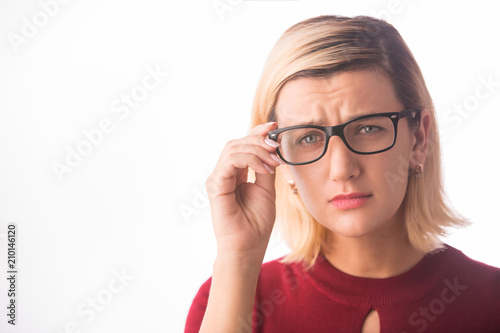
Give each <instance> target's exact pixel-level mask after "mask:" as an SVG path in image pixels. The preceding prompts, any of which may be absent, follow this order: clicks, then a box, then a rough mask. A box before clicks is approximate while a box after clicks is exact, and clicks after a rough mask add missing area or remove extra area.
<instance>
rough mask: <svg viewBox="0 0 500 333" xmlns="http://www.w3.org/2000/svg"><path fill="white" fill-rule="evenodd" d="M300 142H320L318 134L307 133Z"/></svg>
mask: <svg viewBox="0 0 500 333" xmlns="http://www.w3.org/2000/svg"><path fill="white" fill-rule="evenodd" d="M300 142H303V143H306V144H313V143H316V142H318V136H317V135H315V134H307V135H304V136H303V137H302V138H301V139H300Z"/></svg>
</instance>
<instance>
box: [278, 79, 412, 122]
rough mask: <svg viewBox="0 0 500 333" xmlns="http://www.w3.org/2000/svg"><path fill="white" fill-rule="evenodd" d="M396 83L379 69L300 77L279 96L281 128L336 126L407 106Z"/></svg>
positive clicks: (286, 86) (284, 88)
mask: <svg viewBox="0 0 500 333" xmlns="http://www.w3.org/2000/svg"><path fill="white" fill-rule="evenodd" d="M403 108H404V107H403V105H402V103H401V102H400V101H399V100H398V98H397V96H396V93H395V91H394V87H393V85H392V82H391V81H390V80H389V79H388V78H387V77H386V76H385V75H383V74H381V73H380V72H379V71H375V70H360V71H353V72H342V73H338V74H334V75H333V76H331V77H328V78H311V77H305V78H298V79H294V80H291V81H289V82H287V83H286V84H285V85H284V86H283V87H282V88H281V91H280V93H279V95H278V99H277V102H276V116H277V119H278V127H286V126H292V125H298V124H303V123H314V124H318V125H335V124H339V123H342V122H345V121H348V120H350V119H352V118H356V117H358V116H361V115H366V114H370V113H378V112H393V111H401V110H402V109H403Z"/></svg>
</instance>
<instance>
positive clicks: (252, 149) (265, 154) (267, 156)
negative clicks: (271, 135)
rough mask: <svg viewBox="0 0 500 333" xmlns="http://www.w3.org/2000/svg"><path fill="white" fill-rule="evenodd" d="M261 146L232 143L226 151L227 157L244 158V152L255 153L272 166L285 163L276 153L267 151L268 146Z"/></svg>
mask: <svg viewBox="0 0 500 333" xmlns="http://www.w3.org/2000/svg"><path fill="white" fill-rule="evenodd" d="M265 148H266V149H264V148H263V147H261V146H253V145H248V144H241V145H234V146H233V147H231V148H230V152H228V158H229V159H236V158H245V156H244V154H248V155H255V156H257V157H258V158H260V159H261V160H262V162H264V163H265V164H267V165H268V166H272V167H277V166H278V165H280V164H283V163H285V162H284V161H283V160H281V158H279V157H278V156H277V155H276V154H273V153H271V152H269V150H267V149H269V148H267V147H265Z"/></svg>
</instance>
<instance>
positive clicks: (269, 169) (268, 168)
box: [264, 164, 274, 174]
mask: <svg viewBox="0 0 500 333" xmlns="http://www.w3.org/2000/svg"><path fill="white" fill-rule="evenodd" d="M264 168H266V169H267V171H269V173H271V174H273V173H274V171H273V169H271V168H270V167H269V166H268V165H267V164H264Z"/></svg>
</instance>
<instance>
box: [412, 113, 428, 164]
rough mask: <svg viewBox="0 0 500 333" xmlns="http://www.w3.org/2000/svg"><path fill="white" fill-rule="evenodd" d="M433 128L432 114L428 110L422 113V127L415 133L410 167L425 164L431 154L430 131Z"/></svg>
mask: <svg viewBox="0 0 500 333" xmlns="http://www.w3.org/2000/svg"><path fill="white" fill-rule="evenodd" d="M430 128H431V113H430V111H429V110H428V109H423V110H422V111H420V126H419V127H418V128H417V129H416V130H415V132H414V141H413V148H412V151H411V156H410V157H411V158H410V167H411V168H415V167H416V166H417V165H418V164H420V163H422V164H423V163H424V162H425V160H426V158H427V153H428V152H429V131H430Z"/></svg>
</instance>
